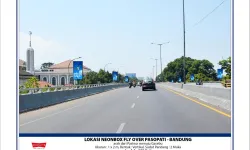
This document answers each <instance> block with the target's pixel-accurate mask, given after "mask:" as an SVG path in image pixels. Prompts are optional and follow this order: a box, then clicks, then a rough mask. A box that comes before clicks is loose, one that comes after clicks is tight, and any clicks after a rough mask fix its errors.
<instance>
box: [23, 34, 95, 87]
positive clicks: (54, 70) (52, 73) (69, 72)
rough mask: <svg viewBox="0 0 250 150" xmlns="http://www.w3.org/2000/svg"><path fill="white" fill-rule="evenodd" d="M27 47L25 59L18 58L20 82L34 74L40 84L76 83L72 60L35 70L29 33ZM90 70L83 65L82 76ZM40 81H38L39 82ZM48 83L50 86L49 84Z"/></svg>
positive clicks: (59, 84) (60, 84)
mask: <svg viewBox="0 0 250 150" xmlns="http://www.w3.org/2000/svg"><path fill="white" fill-rule="evenodd" d="M29 34H30V43H29V48H28V49H27V52H26V54H27V55H26V56H27V58H26V59H27V61H26V62H25V61H23V60H21V59H19V80H20V83H23V82H26V80H27V79H29V78H30V77H32V76H36V77H37V78H38V80H39V81H42V82H41V84H42V86H43V85H44V86H45V85H47V84H49V85H50V84H51V85H53V86H62V85H68V84H76V83H77V81H75V80H74V79H73V61H72V60H66V61H64V62H61V63H59V64H55V65H52V66H50V67H49V68H46V69H42V70H35V66H34V49H33V48H32V47H31V34H32V32H31V31H30V32H29ZM89 71H91V70H90V69H89V68H88V67H86V66H84V65H83V76H84V75H86V73H87V72H89ZM39 83H40V82H39ZM51 85H50V86H51Z"/></svg>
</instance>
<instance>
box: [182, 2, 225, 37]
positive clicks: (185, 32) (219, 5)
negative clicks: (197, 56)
mask: <svg viewBox="0 0 250 150" xmlns="http://www.w3.org/2000/svg"><path fill="white" fill-rule="evenodd" d="M226 1H228V0H224V1H222V2H221V3H220V4H219V5H217V6H216V7H215V8H214V9H213V10H212V11H211V12H209V13H208V14H206V15H205V16H204V17H203V18H202V19H200V20H199V21H198V22H196V23H195V24H194V25H193V26H192V27H191V28H190V29H188V30H186V31H185V33H187V31H190V30H191V29H192V28H194V27H196V26H197V25H198V24H200V23H201V22H202V21H204V20H205V19H206V18H207V17H208V16H209V15H211V14H212V13H213V12H215V10H217V9H218V8H219V7H220V6H221V5H222V4H223V3H225V2H226ZM178 39H179V38H178ZM182 39H183V37H181V38H180V39H179V40H182Z"/></svg>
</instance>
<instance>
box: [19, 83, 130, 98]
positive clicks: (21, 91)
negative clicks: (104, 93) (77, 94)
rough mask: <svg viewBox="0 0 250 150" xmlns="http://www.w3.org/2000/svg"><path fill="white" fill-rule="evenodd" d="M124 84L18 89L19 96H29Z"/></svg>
mask: <svg viewBox="0 0 250 150" xmlns="http://www.w3.org/2000/svg"><path fill="white" fill-rule="evenodd" d="M124 84H126V83H101V84H85V85H69V86H53V87H43V88H20V89H19V95H30V94H35V93H48V92H55V91H65V90H75V89H86V88H93V87H102V86H110V85H124Z"/></svg>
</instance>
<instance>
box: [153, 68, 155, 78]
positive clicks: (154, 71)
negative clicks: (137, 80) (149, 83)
mask: <svg viewBox="0 0 250 150" xmlns="http://www.w3.org/2000/svg"><path fill="white" fill-rule="evenodd" d="M154 72H155V66H153V79H154V77H155V76H154Z"/></svg>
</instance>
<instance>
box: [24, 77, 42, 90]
mask: <svg viewBox="0 0 250 150" xmlns="http://www.w3.org/2000/svg"><path fill="white" fill-rule="evenodd" d="M24 85H25V87H26V88H39V84H38V79H37V78H36V77H31V78H30V79H28V80H27V81H26V82H25V84H24Z"/></svg>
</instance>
